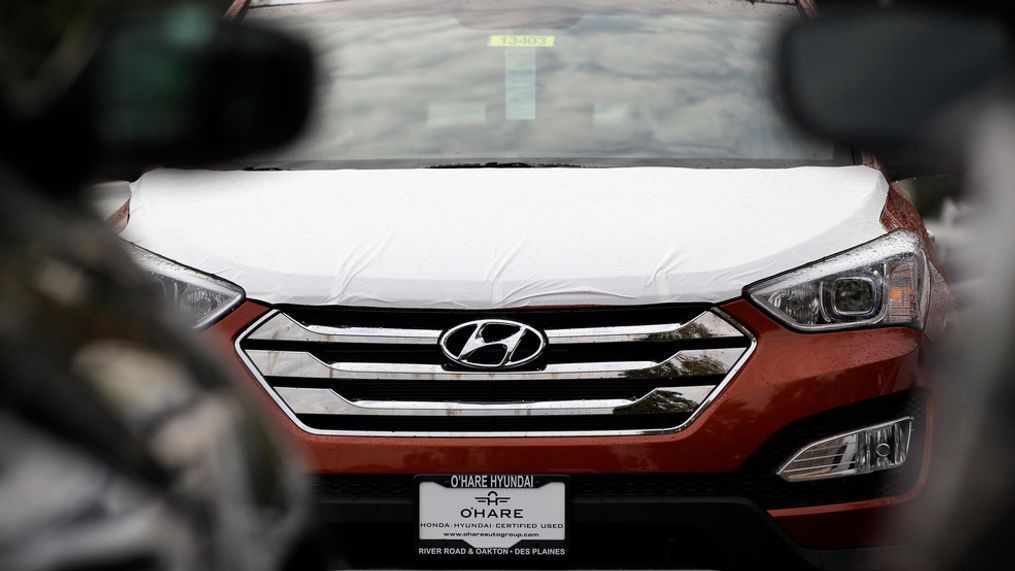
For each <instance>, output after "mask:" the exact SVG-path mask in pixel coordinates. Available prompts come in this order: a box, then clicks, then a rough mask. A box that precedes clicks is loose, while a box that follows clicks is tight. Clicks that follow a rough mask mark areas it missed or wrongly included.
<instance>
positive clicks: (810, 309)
mask: <svg viewBox="0 0 1015 571" xmlns="http://www.w3.org/2000/svg"><path fill="white" fill-rule="evenodd" d="M928 288H929V285H928V280H927V255H926V253H925V252H924V249H923V242H922V241H921V240H920V238H919V236H917V235H916V234H914V233H912V232H909V231H905V230H900V231H896V232H892V233H891V234H888V235H887V236H883V237H881V238H878V239H876V240H874V241H872V242H868V243H866V244H863V245H861V246H858V247H856V248H854V249H852V250H849V251H846V252H843V253H841V254H837V255H835V256H832V257H830V258H826V259H824V260H821V261H819V262H816V263H814V264H811V265H808V266H805V267H802V268H798V269H795V270H791V271H789V272H787V273H785V274H782V275H779V276H776V277H774V278H772V279H769V280H766V281H764V282H761V283H758V284H755V285H753V286H748V287H747V288H746V290H745V291H746V293H747V295H748V297H749V298H750V299H751V300H752V301H754V303H756V304H758V305H759V306H761V307H762V308H763V309H765V310H766V311H768V313H770V314H772V315H773V316H774V317H775V318H777V319H779V320H780V321H782V322H783V323H785V324H787V325H789V326H790V327H793V328H795V329H801V330H805V331H821V330H827V329H846V328H854V327H873V326H884V325H904V326H909V327H915V328H921V327H923V316H924V312H925V311H926V308H927V297H928Z"/></svg>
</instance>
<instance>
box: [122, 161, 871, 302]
mask: <svg viewBox="0 0 1015 571" xmlns="http://www.w3.org/2000/svg"><path fill="white" fill-rule="evenodd" d="M887 191H888V185H887V183H886V181H885V179H884V177H883V176H882V175H881V173H880V172H878V171H876V170H874V169H870V168H867V167H863V166H852V167H804V168H794V169H731V170H704V169H682V168H616V169H612V168H611V169H595V168H589V169H577V168H559V169H558V168H552V169H550V168H530V169H526V168H507V169H491V168H488V169H409V170H339V171H282V172H236V171H230V172H218V171H190V172H186V171H171V170H159V171H153V172H150V173H148V174H146V175H144V176H143V177H142V178H141V179H140V180H138V181H137V182H136V183H135V184H134V185H133V198H132V200H131V209H130V223H129V225H128V227H127V229H126V231H125V232H124V234H123V237H124V238H125V239H127V240H129V241H131V242H134V243H136V244H138V245H139V246H141V247H144V248H147V249H149V250H152V251H154V252H156V253H158V254H161V255H163V256H165V257H168V258H170V259H173V260H176V261H178V262H180V263H182V264H185V265H188V266H192V267H194V268H197V269H200V270H202V271H204V272H207V273H211V274H215V275H218V276H220V277H222V278H225V279H227V280H229V281H232V282H234V283H236V284H239V285H240V286H242V287H243V288H244V289H245V290H246V292H247V296H248V297H249V298H251V299H256V300H261V301H265V302H269V303H295V304H310V305H325V304H327V305H332V304H335V305H352V306H371V307H404V308H447V309H463V308H467V309H489V308H508V307H524V306H548V305H587V304H611V305H634V304H650V303H666V302H683V301H708V302H719V301H724V300H728V299H731V298H734V297H737V296H739V295H741V291H742V289H743V287H744V286H745V285H747V284H750V283H752V282H755V281H758V280H760V279H763V278H767V277H770V276H773V275H775V274H778V273H780V272H783V271H785V270H788V269H791V268H794V267H796V266H799V265H801V264H805V263H807V262H811V261H814V260H817V259H819V258H822V257H825V256H828V255H830V254H834V253H837V252H840V251H842V250H845V249H848V248H851V247H853V246H856V245H858V244H861V243H863V242H866V241H868V240H871V239H873V238H875V237H877V236H880V235H882V234H884V233H885V230H884V228H882V226H881V223H880V216H881V210H882V208H883V207H884V204H885V200H886V195H887Z"/></svg>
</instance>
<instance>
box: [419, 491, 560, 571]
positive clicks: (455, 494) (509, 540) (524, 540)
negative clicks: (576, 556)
mask: <svg viewBox="0 0 1015 571" xmlns="http://www.w3.org/2000/svg"><path fill="white" fill-rule="evenodd" d="M413 487H414V489H415V500H416V501H415V505H414V512H415V514H416V528H415V531H414V535H415V539H416V541H415V543H416V556H417V558H418V559H423V560H446V559H458V560H482V559H498V558H499V559H512V560H519V559H531V560H544V561H545V560H547V559H552V560H559V559H563V558H566V557H567V554H568V547H569V539H570V525H569V524H570V521H569V518H570V513H569V512H570V509H569V507H570V488H571V486H570V480H569V478H568V476H566V475H559V474H492V473H490V474H425V475H419V476H416V477H415V479H414V482H413ZM490 510H494V514H491V513H490ZM516 510H520V512H519V511H516ZM467 511H468V512H469V513H466V512H467ZM491 515H493V517H491ZM477 524H488V526H487V525H483V526H478V525H477ZM533 526H535V527H533Z"/></svg>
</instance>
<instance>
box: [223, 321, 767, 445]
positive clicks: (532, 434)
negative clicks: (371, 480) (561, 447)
mask: <svg viewBox="0 0 1015 571" xmlns="http://www.w3.org/2000/svg"><path fill="white" fill-rule="evenodd" d="M711 311H712V312H713V313H715V314H716V315H718V316H719V317H721V318H723V319H728V320H729V323H730V325H732V326H733V327H735V328H737V329H738V330H739V331H740V332H741V333H743V335H744V337H746V338H748V339H749V340H750V345H749V346H748V347H747V349H746V350H745V351H744V352H743V354H742V355H741V356H740V359H738V360H737V362H736V363H735V364H734V365H733V366H732V367H731V368H730V369H729V372H727V373H726V376H725V377H724V378H723V380H722V382H720V383H719V385H718V386H716V388H715V389H714V390H713V391H712V392H711V393H709V395H708V396H707V397H705V400H703V401H702V402H701V404H700V405H699V406H698V408H697V410H695V411H694V412H693V413H692V414H691V416H690V417H688V418H687V419H686V420H684V422H682V423H681V424H679V425H677V426H674V427H670V428H647V429H627V430H566V431H515V432H489V431H473V432H465V431H426V432H411V431H399V430H389V431H383V430H325V429H319V428H313V427H310V426H307V425H306V424H304V423H303V422H302V421H300V419H299V417H297V416H296V414H295V413H294V412H293V411H292V409H290V408H289V406H288V405H287V404H286V403H285V401H284V400H282V397H281V396H279V394H278V393H277V392H275V390H274V389H273V388H272V387H271V385H270V384H268V382H267V381H266V380H265V379H264V377H263V376H262V375H261V373H260V372H259V371H258V370H257V367H255V366H254V363H253V362H252V361H251V360H250V359H249V358H248V357H247V355H246V353H245V352H244V351H243V349H242V348H241V347H240V343H241V342H242V341H243V340H244V339H246V338H247V336H248V335H250V333H251V332H252V331H255V330H257V328H258V327H260V326H261V325H262V324H264V323H265V322H266V321H268V320H269V319H271V318H272V317H274V316H275V315H276V314H277V313H278V310H271V311H269V312H268V313H266V314H264V315H263V316H262V317H261V318H260V319H257V320H256V321H254V323H252V324H251V325H250V326H249V327H247V329H245V330H244V331H243V332H241V333H240V335H238V336H237V337H236V341H235V342H234V343H233V349H234V350H235V351H236V353H237V355H238V356H239V358H240V360H241V361H242V362H243V363H244V365H246V367H247V369H248V370H249V371H250V374H252V375H253V376H254V378H255V379H257V381H258V382H259V383H260V384H261V387H263V388H264V390H265V392H267V393H268V396H269V397H271V398H272V400H274V401H275V403H276V404H277V405H278V406H279V407H280V408H281V409H282V411H283V412H284V413H285V414H286V416H288V417H289V419H290V420H291V421H292V422H293V423H294V424H295V425H296V426H298V427H299V428H300V429H301V430H303V431H304V432H307V433H309V434H316V435H319V436H380V437H398V438H469V437H476V438H560V437H585V436H595V437H603V436H649V435H659V434H673V433H676V432H680V431H681V430H683V429H685V428H686V427H687V426H689V425H690V424H691V423H693V422H694V421H696V420H697V419H698V418H699V417H701V415H702V414H703V413H704V412H705V411H706V410H708V407H709V405H711V404H712V403H713V402H714V401H715V400H716V399H717V398H718V397H719V395H721V394H722V392H723V390H724V389H725V388H726V387H727V386H728V385H729V383H730V382H731V381H732V380H733V379H734V378H736V376H737V374H738V373H739V372H740V369H741V368H743V366H744V364H745V363H746V362H747V361H748V360H749V359H750V357H751V355H752V354H753V353H754V351H755V349H756V348H757V346H758V341H757V339H756V338H755V337H754V335H753V334H752V333H751V332H750V331H749V330H748V329H746V328H745V327H744V326H743V325H741V324H739V323H738V322H737V321H736V320H733V319H732V318H731V317H729V316H728V315H727V314H726V313H725V312H723V311H722V310H720V309H716V308H713V309H712V310H711Z"/></svg>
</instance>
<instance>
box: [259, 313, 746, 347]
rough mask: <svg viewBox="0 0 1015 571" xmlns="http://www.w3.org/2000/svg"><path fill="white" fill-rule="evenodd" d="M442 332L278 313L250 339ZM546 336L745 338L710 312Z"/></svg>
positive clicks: (380, 337)
mask: <svg viewBox="0 0 1015 571" xmlns="http://www.w3.org/2000/svg"><path fill="white" fill-rule="evenodd" d="M441 333H442V332H441V331H440V330H435V329H392V328H384V327H329V326H326V325H304V324H302V323H300V322H298V321H296V320H295V319H293V318H291V317H289V316H288V315H286V314H285V313H277V314H275V316H274V317H273V318H272V319H269V320H267V321H265V322H264V324H263V325H262V326H261V327H259V328H258V329H257V330H255V331H254V332H253V333H251V334H250V335H249V336H248V339H253V340H256V341H300V342H311V343H376V344H399V345H437V344H438V342H439V341H440V337H441ZM543 333H544V334H545V335H546V340H547V342H549V343H629V342H635V341H680V340H684V339H722V338H741V337H743V336H744V335H743V333H741V332H740V331H739V330H738V329H737V328H736V327H733V326H732V325H730V324H729V323H728V322H726V321H725V320H723V319H722V318H720V317H718V316H717V315H716V314H715V313H713V312H711V311H704V312H702V313H700V314H699V315H697V316H696V317H695V318H694V319H692V320H691V321H688V322H687V323H661V324H653V325H620V326H614V327H583V328H574V329H547V330H545V331H544V332H543Z"/></svg>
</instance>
